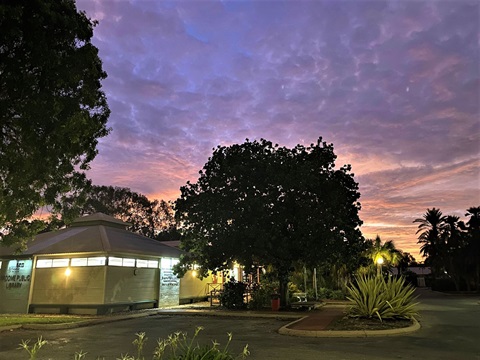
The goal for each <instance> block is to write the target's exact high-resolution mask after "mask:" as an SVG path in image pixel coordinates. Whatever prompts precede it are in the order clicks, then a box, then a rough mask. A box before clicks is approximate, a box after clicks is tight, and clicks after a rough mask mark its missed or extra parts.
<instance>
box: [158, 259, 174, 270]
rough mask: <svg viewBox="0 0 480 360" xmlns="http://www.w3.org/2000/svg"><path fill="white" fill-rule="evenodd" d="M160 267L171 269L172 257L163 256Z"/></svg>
mask: <svg viewBox="0 0 480 360" xmlns="http://www.w3.org/2000/svg"><path fill="white" fill-rule="evenodd" d="M160 267H161V268H162V269H171V268H172V259H169V258H161V259H160Z"/></svg>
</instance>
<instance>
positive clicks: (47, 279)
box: [31, 266, 107, 304]
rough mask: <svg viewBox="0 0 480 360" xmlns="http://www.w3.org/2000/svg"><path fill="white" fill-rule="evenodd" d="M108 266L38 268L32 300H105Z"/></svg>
mask: <svg viewBox="0 0 480 360" xmlns="http://www.w3.org/2000/svg"><path fill="white" fill-rule="evenodd" d="M106 268H107V267H106V266H89V267H73V268H70V269H71V274H70V276H66V275H65V270H66V268H64V267H60V268H44V269H42V268H40V269H39V268H37V269H35V279H34V285H33V292H32V301H31V302H32V304H102V303H103V294H104V292H103V288H104V284H105V271H106Z"/></svg>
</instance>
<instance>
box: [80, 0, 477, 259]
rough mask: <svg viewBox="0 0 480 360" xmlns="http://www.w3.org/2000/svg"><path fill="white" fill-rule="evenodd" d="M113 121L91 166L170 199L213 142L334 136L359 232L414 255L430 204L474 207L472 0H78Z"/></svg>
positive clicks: (451, 209)
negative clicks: (349, 169) (418, 222)
mask: <svg viewBox="0 0 480 360" xmlns="http://www.w3.org/2000/svg"><path fill="white" fill-rule="evenodd" d="M77 6H78V7H79V9H81V10H85V11H86V13H87V15H88V16H90V17H91V18H94V19H98V20H99V21H100V23H99V25H98V26H97V28H96V29H95V39H94V43H95V45H96V46H97V47H98V48H99V50H100V57H101V58H102V60H103V62H104V68H105V70H106V71H107V73H108V75H109V77H108V79H107V80H106V81H105V82H104V89H105V92H106V94H107V97H108V100H109V104H110V107H111V109H112V115H111V117H110V123H109V125H110V126H111V127H112V129H113V131H112V133H111V135H109V136H108V137H107V138H105V139H102V141H101V143H100V147H99V155H98V157H97V158H96V159H95V161H94V162H93V164H92V169H91V170H90V173H89V175H90V176H91V177H92V179H93V181H94V182H95V183H97V184H111V185H117V186H128V187H131V188H132V189H133V190H135V191H139V192H142V193H145V194H147V195H149V196H151V197H156V198H164V199H175V198H176V197H177V196H178V194H179V187H180V186H181V185H183V184H185V182H186V181H187V180H190V181H195V180H196V178H197V176H198V170H199V169H201V167H202V166H203V164H204V163H205V162H206V161H207V159H208V157H209V156H210V154H211V152H212V148H214V147H216V146H217V145H219V144H221V145H229V144H233V143H241V142H243V141H244V140H245V138H247V137H248V138H250V139H258V138H262V137H263V138H267V139H269V140H271V141H273V142H277V143H279V144H280V145H285V146H294V145H295V144H297V143H302V144H305V145H308V144H310V143H312V142H315V141H316V139H317V138H318V136H322V137H323V138H324V140H326V141H328V142H332V143H333V144H334V145H335V149H336V153H337V154H338V155H339V159H338V165H342V164H343V163H351V164H352V166H353V170H354V172H355V173H356V175H357V177H356V178H357V180H358V181H359V183H360V191H361V193H362V199H361V201H362V204H363V210H362V212H361V217H362V219H363V220H364V222H365V225H364V227H363V232H364V234H365V235H366V236H368V237H374V236H375V235H376V234H377V233H378V234H379V235H380V236H381V237H382V238H384V239H385V240H388V239H393V240H395V241H396V242H398V244H397V246H399V247H401V248H403V249H404V250H407V251H411V252H412V253H414V254H417V251H418V247H417V245H416V244H415V243H416V237H415V226H414V224H412V221H413V219H415V218H416V217H419V216H421V214H423V213H424V212H425V210H426V208H427V207H433V206H435V207H440V208H441V210H442V211H443V212H444V213H455V214H457V215H461V216H462V217H463V211H464V210H465V209H466V208H467V207H470V206H478V205H479V204H480V195H479V191H478V190H479V187H480V186H479V185H480V167H479V162H478V158H479V154H480V120H479V119H480V116H479V115H480V109H479V99H480V74H479V67H478V64H479V62H480V55H479V49H480V47H479V30H478V29H479V25H480V19H479V15H478V14H479V11H480V5H479V4H478V2H475V1H458V2H438V1H422V2H409V1H405V2H391V1H361V2H352V1H345V2H343V1H341V2H338V1H337V2H332V1H295V2H293V1H269V2H265V1H250V2H228V1H227V2H217V1H215V2H213V1H202V2H175V1H174V2H155V1H137V2H127V1H114V0H107V1H99V0H96V1H95V0H78V1H77Z"/></svg>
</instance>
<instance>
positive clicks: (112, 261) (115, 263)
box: [108, 256, 123, 266]
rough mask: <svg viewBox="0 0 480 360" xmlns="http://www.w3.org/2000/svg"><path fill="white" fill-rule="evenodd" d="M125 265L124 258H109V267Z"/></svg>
mask: <svg viewBox="0 0 480 360" xmlns="http://www.w3.org/2000/svg"><path fill="white" fill-rule="evenodd" d="M122 264H123V259H122V258H117V257H113V256H109V257H108V265H109V266H122Z"/></svg>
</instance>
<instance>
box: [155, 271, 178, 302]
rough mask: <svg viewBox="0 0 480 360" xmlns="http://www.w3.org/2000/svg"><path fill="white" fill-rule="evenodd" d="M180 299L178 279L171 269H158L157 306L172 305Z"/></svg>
mask: <svg viewBox="0 0 480 360" xmlns="http://www.w3.org/2000/svg"><path fill="white" fill-rule="evenodd" d="M179 301H180V279H179V278H177V275H175V274H174V273H173V270H172V269H160V299H159V306H174V305H178V303H179Z"/></svg>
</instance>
